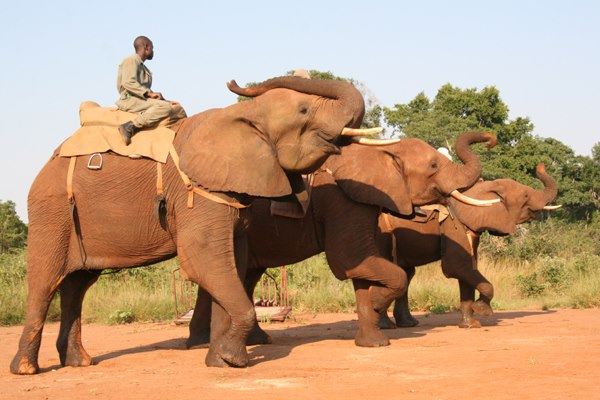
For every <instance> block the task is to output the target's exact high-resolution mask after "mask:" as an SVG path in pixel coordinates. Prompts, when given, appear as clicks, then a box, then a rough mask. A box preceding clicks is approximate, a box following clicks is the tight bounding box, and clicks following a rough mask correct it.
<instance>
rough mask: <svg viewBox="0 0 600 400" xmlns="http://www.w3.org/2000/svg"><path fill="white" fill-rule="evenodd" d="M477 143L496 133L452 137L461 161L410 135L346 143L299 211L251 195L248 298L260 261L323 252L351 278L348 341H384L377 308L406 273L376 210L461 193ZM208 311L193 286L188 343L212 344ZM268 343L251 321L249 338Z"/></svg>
mask: <svg viewBox="0 0 600 400" xmlns="http://www.w3.org/2000/svg"><path fill="white" fill-rule="evenodd" d="M480 142H488V146H493V145H494V144H495V136H493V135H491V134H489V133H482V132H468V133H465V134H462V135H461V136H460V137H459V139H458V140H457V144H456V151H457V154H458V155H459V157H460V159H461V160H462V161H463V162H464V165H458V164H455V163H453V162H451V161H450V160H448V159H447V158H446V157H445V156H443V155H442V154H441V153H439V152H438V151H436V150H435V149H434V148H433V147H431V146H430V145H428V144H427V143H425V142H423V141H421V140H419V139H414V138H408V139H402V140H400V142H398V143H394V144H391V145H387V146H374V147H365V146H358V145H356V144H353V145H349V146H347V147H344V148H342V150H341V154H339V155H334V156H331V157H330V158H329V159H328V160H327V161H326V162H325V163H324V165H323V167H322V168H320V169H319V170H318V171H317V172H316V173H315V175H314V183H313V186H312V193H311V199H310V206H309V207H308V210H307V212H306V215H305V216H304V217H303V218H301V219H293V218H288V217H281V216H274V215H271V212H270V204H269V202H268V201H257V202H255V203H254V204H253V206H252V210H251V218H250V225H249V227H248V246H249V264H248V273H247V276H246V283H245V286H246V290H247V292H248V297H249V298H250V299H251V298H252V292H253V290H254V286H255V285H256V283H257V282H258V280H259V279H260V276H261V275H262V273H263V272H264V270H265V269H266V268H267V267H270V266H278V265H287V264H291V263H295V262H299V261H301V260H304V259H306V258H309V257H311V256H313V255H315V254H318V253H321V252H323V251H324V252H325V253H326V257H327V261H328V263H329V266H330V268H331V270H332V271H333V274H334V275H335V276H336V278H338V279H340V280H345V279H352V282H353V285H354V290H355V295H356V299H357V313H358V331H357V333H356V336H355V344H356V345H358V346H364V347H377V346H387V345H389V344H390V342H389V339H388V338H387V336H386V335H385V334H383V333H382V332H381V331H380V329H379V327H378V325H377V322H378V318H379V312H381V311H383V310H387V308H388V307H389V305H390V304H391V301H392V299H393V298H395V297H398V296H400V295H401V294H403V293H404V292H405V291H406V285H407V276H406V274H405V273H404V271H403V270H402V269H401V268H398V267H397V266H396V265H395V264H393V263H392V262H391V261H389V260H388V259H387V258H386V257H384V256H383V255H382V254H381V253H380V251H379V249H378V247H377V244H376V236H377V221H378V216H379V214H380V210H381V209H385V210H387V211H389V212H393V213H395V214H397V215H412V214H413V208H414V207H415V206H419V205H424V204H427V203H431V202H439V201H442V200H443V199H445V197H446V196H448V195H450V194H451V193H452V194H453V195H455V196H457V197H459V198H461V199H463V200H466V198H464V197H461V196H460V195H459V193H458V191H457V190H458V189H466V188H468V187H470V186H471V185H473V184H474V183H475V182H476V181H477V179H478V178H479V175H480V172H481V164H480V163H479V159H478V158H477V156H475V154H473V153H472V152H471V150H470V148H469V145H471V144H473V143H480ZM473 200H476V199H473ZM212 311H213V312H212V315H211V298H210V295H208V294H207V293H206V291H205V290H203V289H202V288H199V290H198V297H197V301H196V305H195V308H194V313H193V317H192V320H191V321H190V328H189V329H190V336H189V338H188V340H187V347H188V348H190V347H195V346H202V345H205V344H207V343H208V342H209V340H210V342H211V343H212V338H213V337H214V329H215V327H218V326H220V325H221V324H220V323H219V322H218V319H219V318H220V317H219V316H215V314H214V307H213V309H212ZM211 318H212V324H211ZM215 320H217V322H215ZM270 342H271V339H270V338H269V336H268V335H267V333H266V332H264V331H262V330H261V329H260V327H259V326H258V324H257V323H256V322H255V324H254V330H253V332H252V333H251V335H250V337H249V342H248V344H261V343H262V344H264V343H270Z"/></svg>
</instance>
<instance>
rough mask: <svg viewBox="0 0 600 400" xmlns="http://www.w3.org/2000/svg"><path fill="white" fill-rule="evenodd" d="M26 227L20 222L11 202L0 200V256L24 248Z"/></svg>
mask: <svg viewBox="0 0 600 400" xmlns="http://www.w3.org/2000/svg"><path fill="white" fill-rule="evenodd" d="M26 241H27V225H25V224H24V223H23V221H21V219H20V218H19V216H18V215H17V212H16V210H15V203H14V202H12V201H10V200H9V201H2V200H0V254H1V253H6V252H9V251H14V250H16V249H20V248H23V247H25V243H26Z"/></svg>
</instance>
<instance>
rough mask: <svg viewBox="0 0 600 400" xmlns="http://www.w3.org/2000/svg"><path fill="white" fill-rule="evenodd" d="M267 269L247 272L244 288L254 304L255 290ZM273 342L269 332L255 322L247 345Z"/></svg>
mask: <svg viewBox="0 0 600 400" xmlns="http://www.w3.org/2000/svg"><path fill="white" fill-rule="evenodd" d="M266 270H267V269H266V268H250V269H248V271H246V280H245V281H244V288H245V289H246V293H247V294H248V298H249V299H250V301H252V302H253V303H254V300H253V299H254V289H255V288H256V285H257V284H258V282H259V281H260V278H261V277H262V275H263V274H264V273H265V271H266ZM271 343H273V340H272V339H271V336H269V334H268V333H267V332H265V331H264V330H263V329H262V328H261V327H260V326H259V325H258V320H255V321H254V326H253V327H252V331H250V335H249V336H248V339H247V340H246V344H247V345H255V344H271Z"/></svg>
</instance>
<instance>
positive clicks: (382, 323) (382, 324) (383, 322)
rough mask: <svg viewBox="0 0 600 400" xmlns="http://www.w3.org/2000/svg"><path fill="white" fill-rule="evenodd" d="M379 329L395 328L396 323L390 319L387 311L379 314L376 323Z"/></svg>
mask: <svg viewBox="0 0 600 400" xmlns="http://www.w3.org/2000/svg"><path fill="white" fill-rule="evenodd" d="M377 325H378V326H379V329H396V324H395V323H394V321H392V320H391V319H390V317H389V316H388V315H387V313H382V314H381V315H379V322H378V323H377Z"/></svg>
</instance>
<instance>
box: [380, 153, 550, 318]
mask: <svg viewBox="0 0 600 400" xmlns="http://www.w3.org/2000/svg"><path fill="white" fill-rule="evenodd" d="M536 175H537V177H538V179H540V180H541V181H542V183H543V184H544V189H543V190H536V189H533V188H531V187H529V186H526V185H523V184H521V183H519V182H517V181H515V180H513V179H496V180H492V181H481V182H478V183H476V184H475V185H474V186H473V187H471V188H470V189H468V190H467V191H466V192H465V194H467V195H469V196H473V197H477V198H480V199H492V198H500V199H502V201H501V202H500V203H497V204H494V205H492V206H491V207H472V206H469V205H465V204H464V203H461V202H457V201H455V200H454V199H449V201H448V204H447V206H448V209H449V211H450V216H448V217H447V218H446V219H444V220H443V221H442V222H439V220H438V218H437V217H436V215H430V216H429V217H428V218H425V219H424V220H423V221H420V222H418V221H416V220H415V219H406V218H397V217H395V216H392V215H389V214H382V215H381V216H380V219H379V227H380V234H379V235H378V238H377V243H378V245H379V248H380V251H381V252H382V254H385V255H386V256H387V257H389V259H394V261H395V262H396V263H397V264H398V265H399V266H401V267H402V268H403V269H404V271H406V273H407V275H408V280H409V284H410V280H411V279H412V277H413V276H414V274H415V267H418V266H421V265H425V264H428V263H431V262H434V261H438V260H441V265H442V271H443V273H444V275H445V276H446V277H448V278H454V279H457V280H458V283H459V288H460V310H461V321H460V324H459V327H461V328H479V327H481V323H480V322H479V321H478V320H477V319H475V318H474V317H473V312H476V313H478V314H482V315H490V314H491V313H492V308H491V306H490V302H491V300H492V298H493V295H494V288H493V286H492V284H491V283H490V282H489V281H488V280H487V279H486V278H485V277H484V276H483V275H482V274H481V273H480V272H479V271H478V270H477V249H478V246H479V235H480V234H481V233H482V232H485V231H487V232H489V233H490V234H492V235H498V236H505V235H510V234H513V233H514V232H515V230H516V227H517V225H519V224H522V223H525V222H528V221H530V220H532V219H534V218H535V216H536V214H538V213H539V212H540V211H543V210H547V211H551V210H555V209H557V208H558V207H559V206H550V205H548V204H549V203H551V202H552V201H554V199H555V198H556V195H557V192H558V190H557V186H556V182H555V181H554V179H553V178H552V177H551V176H550V175H548V173H546V170H545V167H544V165H543V164H538V165H537V167H536ZM392 235H394V238H392ZM393 241H394V242H395V243H396V245H394V244H393ZM394 249H395V254H393V253H394ZM475 290H477V291H478V292H479V293H480V297H479V299H478V300H477V301H475ZM393 315H394V319H395V324H394V322H392V321H391V320H390V319H389V317H388V315H387V310H386V311H384V312H382V313H381V317H380V327H382V328H395V327H396V326H398V327H411V326H415V325H417V324H418V321H417V320H416V319H415V318H414V317H413V316H412V315H411V314H410V309H409V307H408V292H407V293H405V294H404V295H402V296H401V297H400V298H398V299H397V300H396V302H395V304H394V311H393Z"/></svg>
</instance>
